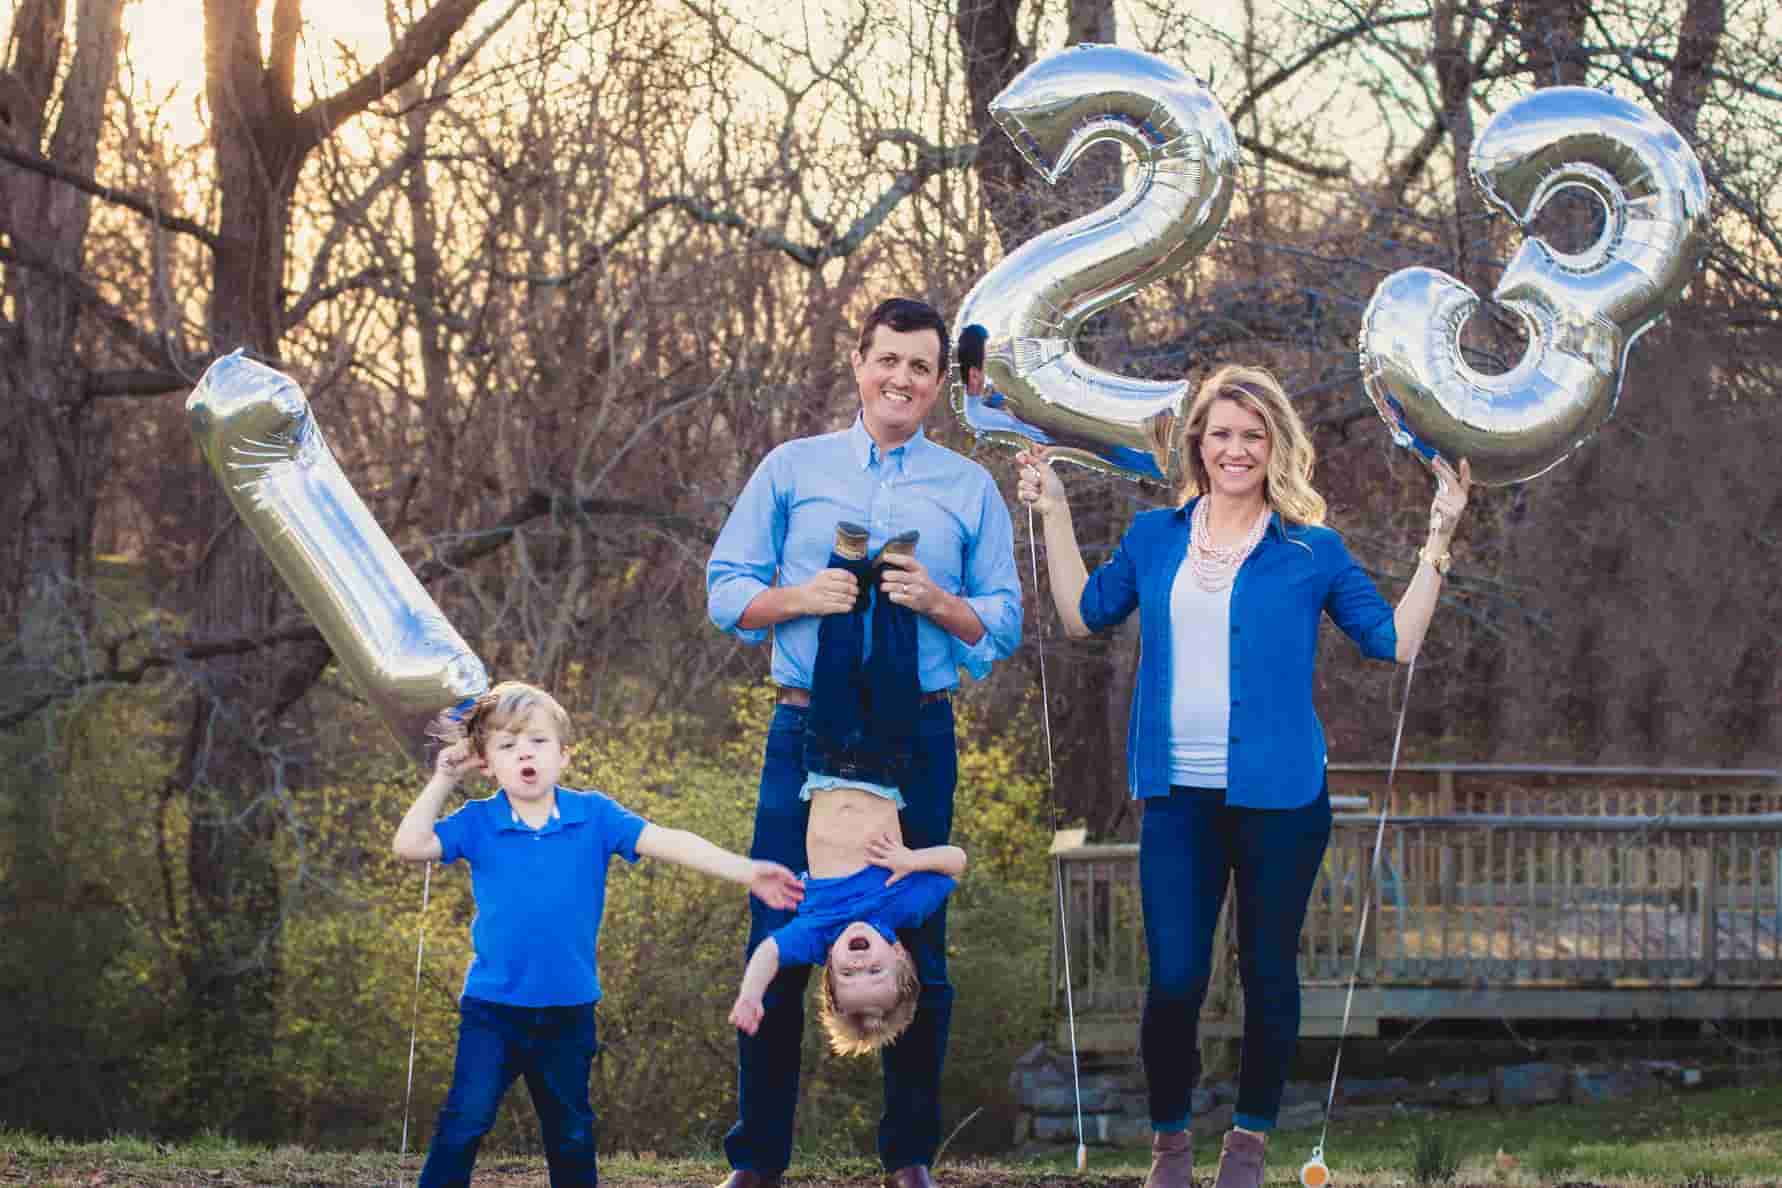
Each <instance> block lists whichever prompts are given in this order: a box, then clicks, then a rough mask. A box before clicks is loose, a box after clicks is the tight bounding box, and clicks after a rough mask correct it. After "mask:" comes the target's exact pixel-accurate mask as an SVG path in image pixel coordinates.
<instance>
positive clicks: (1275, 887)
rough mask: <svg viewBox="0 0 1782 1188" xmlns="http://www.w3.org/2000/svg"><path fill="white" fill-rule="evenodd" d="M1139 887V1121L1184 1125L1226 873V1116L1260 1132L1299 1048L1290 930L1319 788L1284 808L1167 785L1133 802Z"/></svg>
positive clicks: (1308, 882) (1314, 856)
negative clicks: (1230, 987) (1231, 1102)
mask: <svg viewBox="0 0 1782 1188" xmlns="http://www.w3.org/2000/svg"><path fill="white" fill-rule="evenodd" d="M1144 806H1145V815H1144V820H1143V822H1142V823H1141V825H1140V827H1139V893H1140V899H1141V901H1142V903H1143V905H1144V912H1145V949H1146V952H1147V954H1148V955H1149V957H1150V959H1151V981H1150V985H1149V986H1148V987H1147V988H1146V991H1145V1015H1144V1021H1143V1022H1142V1023H1141V1024H1140V1027H1139V1052H1140V1055H1141V1056H1142V1057H1143V1059H1144V1062H1145V1081H1146V1083H1147V1086H1148V1089H1149V1092H1150V1105H1151V1125H1152V1127H1153V1128H1154V1129H1157V1130H1160V1131H1179V1130H1183V1129H1186V1127H1187V1125H1188V1118H1189V1110H1190V1102H1191V1100H1192V1095H1193V1092H1194V1086H1195V1084H1196V1082H1198V1081H1199V1080H1200V1008H1201V1003H1202V1002H1203V1001H1205V999H1206V996H1207V984H1208V981H1209V980H1210V978H1211V973H1212V954H1213V933H1214V930H1215V929H1216V928H1217V927H1218V924H1219V909H1220V908H1221V907H1222V906H1223V905H1224V903H1225V884H1226V876H1227V875H1228V874H1229V875H1230V876H1231V879H1232V883H1233V884H1234V885H1235V887H1236V888H1237V917H1236V919H1237V938H1238V973H1239V976H1240V977H1241V978H1242V979H1243V983H1244V1046H1243V1057H1242V1063H1241V1068H1240V1070H1239V1073H1238V1098H1237V1109H1236V1111H1235V1114H1234V1116H1233V1122H1234V1123H1235V1124H1236V1125H1238V1126H1242V1127H1244V1128H1245V1129H1247V1130H1270V1129H1272V1128H1273V1127H1274V1124H1275V1120H1276V1118H1277V1117H1278V1116H1279V1114H1280V1112H1281V1089H1282V1086H1283V1085H1285V1083H1286V1080H1287V1068H1288V1065H1289V1064H1290V1063H1291V1062H1292V1060H1293V1051H1294V1048H1295V1046H1296V1045H1297V1044H1298V1043H1299V934H1300V928H1301V926H1302V925H1304V923H1305V918H1306V903H1307V901H1308V900H1309V899H1310V898H1311V895H1312V885H1313V883H1314V882H1315V881H1316V880H1317V878H1318V868H1319V866H1320V865H1321V864H1322V863H1323V861H1324V848H1325V846H1326V844H1328V843H1329V841H1330V794H1329V790H1328V789H1326V790H1325V791H1322V792H1320V793H1319V794H1318V797H1317V799H1315V800H1313V801H1312V802H1311V803H1309V804H1306V805H1304V806H1302V807H1300V808H1296V809H1281V810H1274V809H1249V808H1233V807H1230V806H1228V805H1227V804H1226V803H1225V790H1224V789H1222V788H1181V787H1177V788H1171V789H1170V793H1169V795H1168V796H1159V797H1153V798H1151V799H1148V800H1146V801H1144Z"/></svg>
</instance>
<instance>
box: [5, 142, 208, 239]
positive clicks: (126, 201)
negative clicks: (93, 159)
mask: <svg viewBox="0 0 1782 1188" xmlns="http://www.w3.org/2000/svg"><path fill="white" fill-rule="evenodd" d="M0 161H10V162H12V163H13V164H14V165H17V166H18V167H19V168H21V169H29V170H31V171H32V172H33V173H41V174H42V175H43V176H45V177H48V178H53V179H55V180H56V181H59V182H61V183H63V184H64V185H67V186H72V187H73V188H74V189H77V190H79V191H81V192H82V193H84V194H91V195H93V197H95V198H103V199H104V200H105V201H107V202H110V203H113V204H115V205H117V206H122V207H125V208H127V209H129V210H133V211H135V212H136V213H137V214H139V215H142V216H144V217H145V218H147V219H149V220H150V221H151V222H153V223H155V224H156V225H157V226H160V227H164V228H166V229H167V230H169V231H177V232H179V233H180V234H182V235H190V236H191V237H192V238H193V239H196V240H197V241H198V242H199V243H202V244H203V245H204V246H206V247H208V248H211V249H213V250H214V249H215V248H216V247H217V246H218V245H219V244H220V243H221V240H220V238H219V237H218V236H217V235H216V233H215V232H213V231H211V230H210V229H209V228H208V227H203V226H200V225H199V224H197V223H194V222H192V220H190V219H182V218H180V217H179V216H178V215H173V214H168V213H167V212H166V211H164V210H162V209H161V208H160V207H159V206H158V205H156V204H155V203H153V202H150V201H149V200H148V199H146V198H140V197H138V196H137V195H135V194H131V193H128V192H126V191H124V190H120V189H118V188H116V187H115V186H105V185H100V184H99V183H98V182H96V181H94V180H93V179H92V178H90V177H86V176H84V175H82V174H79V173H76V172H75V171H74V170H72V169H68V168H66V167H64V166H62V165H59V164H57V163H56V162H54V161H52V160H50V159H49V158H48V157H40V156H38V155H37V154H36V153H32V152H26V151H25V150H24V149H17V148H13V147H12V146H11V145H8V144H0Z"/></svg>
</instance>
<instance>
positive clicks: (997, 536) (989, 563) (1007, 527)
mask: <svg viewBox="0 0 1782 1188" xmlns="http://www.w3.org/2000/svg"><path fill="white" fill-rule="evenodd" d="M986 487H987V489H986V490H985V492H984V497H983V499H982V501H981V503H980V507H979V515H978V530H977V532H976V533H975V534H973V536H972V538H971V548H970V551H969V552H968V553H967V555H966V557H965V568H964V575H963V576H964V581H963V583H962V587H963V588H962V589H961V590H960V597H962V598H964V599H965V602H966V605H968V606H970V607H971V609H972V612H973V613H974V614H976V615H977V616H978V622H980V623H982V624H983V625H984V634H983V635H982V636H981V637H980V638H979V639H978V642H977V643H975V644H968V643H966V642H965V641H964V640H962V639H960V638H959V637H958V636H950V637H949V638H950V639H951V640H952V645H951V646H952V649H953V659H954V661H955V664H956V665H957V666H958V667H960V668H963V669H965V671H966V672H968V673H970V674H971V675H972V677H973V679H977V680H981V679H983V678H984V677H986V676H988V675H989V674H990V666H991V665H992V664H994V663H996V661H998V660H1001V659H1002V658H1003V657H1005V656H1007V655H1009V654H1010V653H1012V652H1013V651H1014V650H1015V649H1016V648H1017V647H1019V646H1020V643H1021V616H1022V609H1021V577H1020V574H1019V572H1018V571H1017V570H1016V568H1015V526H1014V522H1013V521H1012V520H1010V518H1009V509H1008V505H1007V504H1005V503H1004V502H1003V501H1002V493H1001V492H1000V491H998V490H997V488H996V485H995V483H994V482H991V481H989V480H988V478H987V477H986Z"/></svg>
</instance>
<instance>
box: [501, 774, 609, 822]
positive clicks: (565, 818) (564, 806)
mask: <svg viewBox="0 0 1782 1188" xmlns="http://www.w3.org/2000/svg"><path fill="white" fill-rule="evenodd" d="M495 798H496V800H497V801H499V804H500V811H499V812H498V813H497V814H496V820H497V821H499V822H500V824H499V825H497V826H496V829H497V830H502V829H517V830H519V831H520V832H521V833H555V832H556V831H557V830H559V829H562V828H563V827H564V826H565V825H572V824H574V823H575V822H577V821H584V820H586V819H587V817H588V814H587V810H586V809H585V808H584V807H583V805H582V803H581V802H580V801H579V800H577V799H575V798H574V797H570V798H569V799H567V800H565V799H564V796H563V785H562V784H558V785H557V788H556V794H555V795H554V796H553V797H552V798H551V815H550V818H549V819H548V820H546V821H545V823H544V824H543V825H542V826H540V827H539V828H537V829H534V828H532V826H530V825H528V824H526V822H525V821H523V820H521V818H520V814H519V812H518V811H517V810H515V808H514V805H513V801H511V800H509V799H508V797H507V789H506V788H503V789H501V791H499V792H497V793H496V794H495Z"/></svg>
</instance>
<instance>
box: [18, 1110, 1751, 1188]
mask: <svg viewBox="0 0 1782 1188" xmlns="http://www.w3.org/2000/svg"><path fill="white" fill-rule="evenodd" d="M1437 1130H1439V1131H1440V1134H1441V1139H1440V1140H1439V1143H1440V1146H1442V1148H1443V1149H1444V1150H1445V1151H1452V1152H1454V1153H1456V1154H1457V1155H1458V1159H1459V1166H1458V1174H1457V1175H1456V1177H1455V1179H1454V1181H1453V1183H1454V1184H1455V1185H1456V1186H1471V1185H1482V1186H1488V1188H1558V1186H1561V1185H1586V1184H1589V1185H1604V1186H1611V1185H1612V1186H1614V1188H1622V1186H1624V1185H1625V1186H1626V1188H1676V1186H1679V1185H1688V1186H1689V1188H1756V1186H1758V1185H1768V1186H1771V1188H1782V1086H1766V1087H1763V1088H1756V1089H1752V1088H1728V1089H1717V1090H1711V1091H1707V1092H1702V1093H1690V1094H1686V1095H1668V1094H1667V1095H1664V1096H1659V1097H1651V1098H1644V1099H1639V1100H1634V1101H1619V1102H1608V1103H1604V1104H1600V1105H1584V1106H1570V1105H1564V1106H1562V1105H1553V1106H1536V1107H1530V1108H1525V1109H1513V1110H1496V1109H1488V1108H1480V1109H1470V1110H1456V1111H1453V1112H1450V1113H1442V1114H1435V1115H1423V1116H1414V1117H1413V1116H1407V1117H1403V1118H1393V1119H1390V1120H1387V1121H1355V1122H1345V1121H1344V1120H1343V1119H1342V1117H1341V1115H1340V1114H1339V1115H1338V1117H1337V1119H1336V1121H1335V1123H1334V1124H1333V1126H1332V1129H1331V1133H1330V1136H1329V1140H1328V1143H1327V1150H1326V1152H1325V1158H1326V1161H1327V1162H1328V1163H1329V1165H1330V1168H1331V1171H1332V1172H1333V1174H1334V1176H1335V1183H1336V1184H1337V1185H1338V1188H1412V1186H1413V1185H1414V1184H1415V1183H1416V1180H1415V1177H1414V1175H1413V1164H1414V1160H1415V1158H1416V1155H1417V1153H1418V1145H1419V1143H1420V1142H1421V1143H1423V1144H1424V1145H1425V1146H1424V1153H1425V1155H1426V1156H1428V1155H1429V1154H1430V1153H1431V1152H1430V1144H1431V1143H1432V1140H1431V1139H1430V1137H1429V1136H1430V1135H1431V1134H1432V1133H1435V1132H1436V1131H1437ZM1317 1138H1318V1133H1317V1131H1316V1130H1286V1131H1281V1132H1279V1133H1278V1134H1277V1135H1276V1137H1275V1139H1274V1140H1273V1141H1272V1142H1271V1144H1270V1151H1269V1179H1268V1182H1269V1184H1270V1185H1271V1186H1272V1185H1289V1184H1297V1183H1298V1171H1299V1165H1300V1164H1301V1163H1302V1162H1304V1160H1305V1159H1306V1157H1307V1156H1308V1155H1310V1154H1311V1150H1312V1145H1313V1144H1314V1143H1315V1142H1316V1141H1317ZM1500 1152H1501V1153H1502V1158H1500V1157H1499V1153H1500ZM1148 1158H1149V1157H1148V1154H1147V1153H1146V1152H1144V1151H1140V1150H1108V1149H1096V1150H1092V1151H1091V1152H1090V1155H1089V1168H1088V1171H1087V1172H1086V1173H1084V1174H1083V1175H1082V1176H1080V1177H1079V1176H1078V1174H1077V1173H1076V1171H1075V1167H1074V1162H1075V1160H1074V1152H1072V1151H1069V1150H1061V1151H1059V1152H1058V1153H1057V1154H1056V1155H1047V1156H1045V1157H1041V1158H1036V1159H1025V1160H1018V1159H1013V1158H1010V1159H1004V1160H994V1161H980V1160H972V1161H965V1160H959V1161H953V1160H948V1161H947V1162H945V1163H944V1164H943V1165H942V1167H941V1168H940V1169H939V1171H938V1173H937V1179H938V1180H939V1181H940V1183H941V1185H942V1188H1017V1186H1031V1185H1042V1184H1044V1185H1062V1184H1066V1183H1070V1182H1075V1181H1079V1180H1081V1181H1085V1182H1088V1183H1090V1184H1092V1185H1101V1184H1106V1185H1116V1184H1121V1185H1132V1184H1135V1183H1136V1182H1137V1181H1138V1180H1139V1179H1141V1178H1142V1177H1143V1176H1144V1173H1145V1168H1146V1166H1147V1163H1148ZM1217 1160H1218V1140H1217V1138H1216V1137H1214V1136H1207V1137H1203V1138H1202V1139H1201V1140H1200V1141H1199V1142H1197V1143H1196V1147H1195V1163H1196V1167H1197V1168H1198V1169H1199V1173H1200V1178H1201V1181H1202V1183H1203V1184H1206V1183H1210V1181H1211V1176H1212V1170H1213V1168H1214V1166H1215V1165H1216V1163H1217ZM419 1168H420V1159H419V1158H418V1157H416V1156H413V1155H411V1156H409V1158H408V1159H407V1160H406V1161H404V1162H401V1163H399V1162H398V1160H397V1159H396V1156H395V1153H394V1152H391V1151H383V1152H328V1151H311V1150H307V1149H304V1148H301V1147H274V1148H268V1147H251V1146H244V1145H241V1144H237V1143H234V1142H232V1141H231V1140H229V1139H227V1138H222V1137H218V1136H206V1137H202V1138H199V1139H197V1140H193V1141H191V1142H187V1143H182V1144H179V1145H177V1146H175V1145H169V1144H165V1143H159V1142H155V1141H152V1140H149V1139H141V1138H116V1139H113V1140H111V1141H109V1142H102V1143H67V1142H61V1141H57V1140H52V1139H45V1138H39V1137H34V1136H30V1135H25V1134H20V1133H17V1132H11V1131H5V1132H0V1185H8V1186H10V1185H15V1184H29V1185H33V1186H36V1185H42V1186H44V1188H61V1186H64V1185H66V1186H70V1188H71V1186H73V1185H81V1186H83V1188H84V1186H87V1185H94V1184H105V1185H126V1184H128V1185H144V1186H154V1188H163V1186H173V1185H182V1186H183V1185H199V1184H203V1185H230V1186H233V1185H262V1184H281V1185H285V1184H309V1185H350V1186H353V1188H361V1186H363V1188H369V1186H371V1185H389V1184H398V1183H401V1184H412V1183H413V1182H414V1177H415V1174H416V1172H417V1171H418V1170H419ZM726 1171H727V1169H726V1168H725V1167H724V1166H723V1163H722V1160H720V1159H719V1158H717V1157H716V1156H715V1155H714V1156H713V1157H711V1158H708V1159H659V1158H656V1157H655V1156H653V1155H651V1154H649V1153H644V1154H641V1155H637V1154H633V1155H625V1156H615V1157H612V1158H609V1159H605V1160H603V1161H602V1165H601V1173H602V1177H601V1178H602V1180H603V1181H604V1182H606V1183H608V1184H612V1185H615V1186H627V1185H628V1186H635V1188H644V1186H647V1185H654V1186H658V1188H710V1186H711V1185H714V1184H716V1183H717V1182H718V1181H719V1180H721V1179H722V1178H723V1176H724V1174H725V1172H726ZM477 1173H478V1174H477V1179H476V1182H477V1184H479V1185H485V1186H488V1188H520V1186H521V1185H526V1186H529V1188H530V1186H535V1185H536V1186H542V1185H544V1184H545V1183H546V1178H545V1173H544V1161H543V1160H542V1159H541V1158H538V1157H527V1158H521V1157H515V1156H506V1155H501V1154H497V1153H491V1154H489V1155H486V1156H485V1157H484V1158H483V1159H482V1160H481V1161H479V1165H478V1168H477ZM878 1178H879V1173H878V1168H877V1166H876V1165H875V1164H874V1163H873V1162H872V1161H870V1160H867V1159H863V1158H853V1157H822V1158H817V1159H810V1158H805V1157H802V1156H801V1157H800V1158H799V1161H798V1162H797V1164H796V1165H795V1166H794V1167H793V1169H792V1173H791V1175H790V1176H789V1178H788V1179H789V1185H790V1188H799V1186H801V1185H802V1186H806V1188H814V1186H817V1185H830V1184H837V1185H839V1184H848V1185H859V1186H862V1188H864V1186H867V1185H875V1184H876V1183H877V1182H878Z"/></svg>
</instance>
